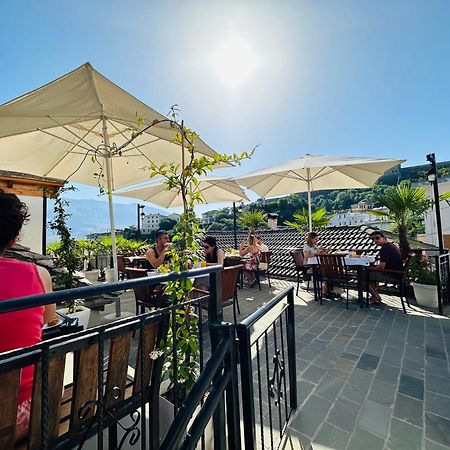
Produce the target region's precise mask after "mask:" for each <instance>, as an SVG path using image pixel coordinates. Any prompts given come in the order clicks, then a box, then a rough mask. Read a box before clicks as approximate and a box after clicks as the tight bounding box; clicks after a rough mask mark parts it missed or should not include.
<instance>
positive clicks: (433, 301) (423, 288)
mask: <svg viewBox="0 0 450 450" xmlns="http://www.w3.org/2000/svg"><path fill="white" fill-rule="evenodd" d="M411 285H412V287H413V289H414V296H415V297H416V300H417V303H418V304H419V305H420V306H424V307H425V308H437V307H438V291H437V286H436V285H435V284H420V283H414V282H413V283H411Z"/></svg>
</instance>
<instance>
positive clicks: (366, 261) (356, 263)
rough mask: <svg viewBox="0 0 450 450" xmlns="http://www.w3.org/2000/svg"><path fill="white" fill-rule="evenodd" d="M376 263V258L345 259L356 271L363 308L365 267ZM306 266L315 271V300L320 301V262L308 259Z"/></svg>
mask: <svg viewBox="0 0 450 450" xmlns="http://www.w3.org/2000/svg"><path fill="white" fill-rule="evenodd" d="M374 262H375V257H374V256H368V255H367V256H360V257H351V256H346V257H344V263H345V265H346V266H347V267H350V268H352V269H356V277H357V286H358V302H359V306H360V307H361V308H362V307H363V306H364V272H365V267H368V266H370V265H371V264H373V263H374ZM305 266H310V267H311V268H312V269H313V285H314V300H315V301H318V300H319V292H318V289H320V286H319V260H318V259H317V257H316V256H313V257H312V258H308V259H307V262H306V263H305Z"/></svg>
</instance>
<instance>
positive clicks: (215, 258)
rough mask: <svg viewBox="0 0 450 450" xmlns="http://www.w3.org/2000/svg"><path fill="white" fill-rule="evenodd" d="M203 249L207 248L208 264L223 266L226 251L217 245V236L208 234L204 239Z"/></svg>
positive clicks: (206, 258)
mask: <svg viewBox="0 0 450 450" xmlns="http://www.w3.org/2000/svg"><path fill="white" fill-rule="evenodd" d="M203 249H204V250H205V260H206V265H207V266H215V265H221V266H223V262H224V259H225V252H224V251H223V250H222V249H220V248H219V247H217V241H216V238H215V237H213V236H206V237H205V239H204V240H203Z"/></svg>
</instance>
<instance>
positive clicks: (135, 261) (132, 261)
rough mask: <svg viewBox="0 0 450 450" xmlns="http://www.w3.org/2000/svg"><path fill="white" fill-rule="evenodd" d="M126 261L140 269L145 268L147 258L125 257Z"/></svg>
mask: <svg viewBox="0 0 450 450" xmlns="http://www.w3.org/2000/svg"><path fill="white" fill-rule="evenodd" d="M124 260H125V261H128V262H129V263H130V264H131V265H132V266H133V267H137V268H140V267H143V266H144V264H145V262H146V261H147V258H146V257H145V256H124ZM144 268H145V267H144Z"/></svg>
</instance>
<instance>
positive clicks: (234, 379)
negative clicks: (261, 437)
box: [224, 324, 241, 449]
mask: <svg viewBox="0 0 450 450" xmlns="http://www.w3.org/2000/svg"><path fill="white" fill-rule="evenodd" d="M224 330H225V331H228V337H229V339H230V349H229V352H228V356H227V357H226V359H225V367H226V369H227V370H229V371H230V381H229V383H228V387H227V391H226V395H227V422H228V448H229V449H232V448H235V449H240V448H241V423H240V417H239V415H240V414H239V381H238V375H237V363H238V362H237V341H236V335H235V333H236V327H235V325H231V324H229V325H225V326H224Z"/></svg>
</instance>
